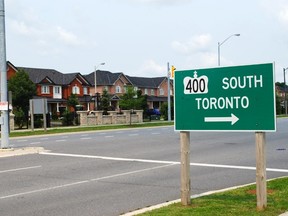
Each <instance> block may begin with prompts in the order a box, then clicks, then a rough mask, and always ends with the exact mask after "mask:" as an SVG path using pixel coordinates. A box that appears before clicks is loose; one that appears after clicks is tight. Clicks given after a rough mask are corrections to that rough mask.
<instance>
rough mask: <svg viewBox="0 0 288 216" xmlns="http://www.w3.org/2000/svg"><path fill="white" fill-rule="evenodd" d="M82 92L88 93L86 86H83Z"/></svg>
mask: <svg viewBox="0 0 288 216" xmlns="http://www.w3.org/2000/svg"><path fill="white" fill-rule="evenodd" d="M83 94H84V95H87V94H88V88H87V87H83Z"/></svg>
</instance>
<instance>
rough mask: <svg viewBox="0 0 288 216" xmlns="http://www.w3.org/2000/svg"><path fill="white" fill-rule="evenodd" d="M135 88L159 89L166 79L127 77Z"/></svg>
mask: <svg viewBox="0 0 288 216" xmlns="http://www.w3.org/2000/svg"><path fill="white" fill-rule="evenodd" d="M127 77H128V79H129V80H130V81H131V82H132V84H133V85H134V86H137V87H140V88H158V87H159V86H160V84H161V83H162V82H163V80H164V79H166V77H152V78H148V77H131V76H127Z"/></svg>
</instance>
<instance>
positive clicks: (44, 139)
mask: <svg viewBox="0 0 288 216" xmlns="http://www.w3.org/2000/svg"><path fill="white" fill-rule="evenodd" d="M40 140H48V138H47V137H45V138H40Z"/></svg>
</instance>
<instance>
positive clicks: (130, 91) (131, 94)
mask: <svg viewBox="0 0 288 216" xmlns="http://www.w3.org/2000/svg"><path fill="white" fill-rule="evenodd" d="M120 99H121V100H120V102H119V106H120V107H121V109H127V110H129V109H143V110H145V109H146V108H147V96H145V95H144V96H143V95H142V91H141V90H138V91H137V92H136V91H135V90H134V88H133V87H132V86H131V87H128V88H127V92H126V93H125V94H124V95H122V96H121V97H120Z"/></svg>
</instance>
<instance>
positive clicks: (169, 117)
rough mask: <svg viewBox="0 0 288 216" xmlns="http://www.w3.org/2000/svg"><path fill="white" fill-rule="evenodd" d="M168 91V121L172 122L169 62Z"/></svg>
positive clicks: (168, 69)
mask: <svg viewBox="0 0 288 216" xmlns="http://www.w3.org/2000/svg"><path fill="white" fill-rule="evenodd" d="M167 86H168V88H167V91H168V98H167V99H168V100H167V103H168V121H169V122H170V121H171V96H170V67H169V62H168V63H167Z"/></svg>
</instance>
